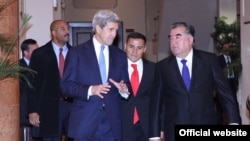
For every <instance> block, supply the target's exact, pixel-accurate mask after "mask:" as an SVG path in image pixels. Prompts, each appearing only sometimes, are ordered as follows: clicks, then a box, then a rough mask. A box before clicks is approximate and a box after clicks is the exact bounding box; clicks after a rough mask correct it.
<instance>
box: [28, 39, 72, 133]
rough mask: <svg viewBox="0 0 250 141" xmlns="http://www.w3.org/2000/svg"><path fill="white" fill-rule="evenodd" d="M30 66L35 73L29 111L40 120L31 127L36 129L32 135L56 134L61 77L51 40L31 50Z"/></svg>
mask: <svg viewBox="0 0 250 141" xmlns="http://www.w3.org/2000/svg"><path fill="white" fill-rule="evenodd" d="M68 48H70V45H68ZM30 68H31V69H33V70H35V71H36V72H37V75H36V76H35V77H34V78H33V79H32V85H33V86H34V88H35V89H34V90H32V92H31V94H29V102H28V103H29V107H28V108H29V113H33V112H37V113H38V114H39V115H40V122H41V123H40V126H39V128H37V127H34V128H33V130H35V131H36V133H35V134H33V135H34V136H37V137H48V136H52V137H53V136H58V129H59V125H58V124H59V122H58V121H59V119H58V117H59V116H58V115H59V100H60V94H61V92H60V89H59V87H60V81H61V78H60V74H59V69H58V63H57V58H56V54H55V52H54V50H53V46H52V42H51V41H49V42H48V43H47V44H45V45H44V46H42V47H39V48H38V49H36V50H34V51H33V53H32V56H31V60H30Z"/></svg>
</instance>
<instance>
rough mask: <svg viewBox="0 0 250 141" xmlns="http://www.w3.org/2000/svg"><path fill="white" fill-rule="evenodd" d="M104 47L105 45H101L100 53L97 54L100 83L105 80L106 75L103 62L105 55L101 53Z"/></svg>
mask: <svg viewBox="0 0 250 141" xmlns="http://www.w3.org/2000/svg"><path fill="white" fill-rule="evenodd" d="M104 49H105V46H103V45H102V46H101V50H100V54H99V69H100V73H101V77H102V83H106V82H107V77H106V63H105V57H104V54H103V50H104Z"/></svg>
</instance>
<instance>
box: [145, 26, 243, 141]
mask: <svg viewBox="0 0 250 141" xmlns="http://www.w3.org/2000/svg"><path fill="white" fill-rule="evenodd" d="M194 34H195V30H194V27H193V26H191V25H189V24H187V23H184V22H177V23H174V24H173V25H172V26H171V28H170V34H169V40H170V50H171V52H172V54H173V55H170V56H169V57H167V58H166V59H163V60H162V61H160V62H158V63H157V70H158V71H159V74H160V78H161V81H159V83H158V84H157V85H158V86H160V88H157V89H155V92H156V93H157V94H158V95H157V96H155V95H154V96H152V103H151V107H150V111H151V112H153V113H154V114H150V128H149V129H150V132H149V134H150V135H149V137H150V140H152V141H153V140H154V141H155V140H160V139H159V138H158V139H157V138H153V137H159V130H160V127H159V125H160V124H159V123H160V121H159V119H160V114H159V113H160V111H161V104H160V103H161V99H163V98H164V99H165V103H164V104H165V113H164V133H165V139H166V141H175V125H183V124H185V125H204V124H205V125H214V124H218V119H217V113H216V108H215V104H214V100H213V92H214V90H216V91H217V94H218V100H219V101H220V102H221V103H222V105H223V107H222V108H223V111H225V115H226V118H227V120H228V123H229V124H239V123H240V120H241V119H240V114H239V109H238V106H237V99H235V97H234V96H233V93H232V92H231V90H230V88H229V86H228V83H227V82H226V79H225V76H224V74H223V71H222V69H221V67H220V65H219V62H218V59H217V56H216V55H215V54H212V53H208V52H204V51H199V50H196V49H194V48H193V45H194ZM183 59H185V60H183ZM156 83H157V82H156Z"/></svg>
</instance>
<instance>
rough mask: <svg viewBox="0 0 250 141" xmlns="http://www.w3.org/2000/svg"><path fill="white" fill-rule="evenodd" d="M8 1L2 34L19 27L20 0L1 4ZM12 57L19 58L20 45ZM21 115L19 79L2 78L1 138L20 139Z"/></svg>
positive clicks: (4, 140)
mask: <svg viewBox="0 0 250 141" xmlns="http://www.w3.org/2000/svg"><path fill="white" fill-rule="evenodd" d="M12 1H13V2H12ZM8 2H11V3H10V4H9V5H8V6H7V7H6V8H5V9H4V10H3V11H1V12H0V34H7V35H13V36H14V35H16V34H17V31H18V27H19V22H18V21H19V20H18V0H0V5H1V6H2V5H5V4H7V3H8ZM16 45H18V44H16ZM0 55H2V54H0ZM10 57H11V59H12V60H13V61H17V60H18V58H19V53H18V47H16V48H15V49H14V53H13V54H12V55H11V56H10ZM19 115H20V114H19V83H18V80H16V79H12V78H7V79H4V80H0V140H2V141H19V140H20V126H19Z"/></svg>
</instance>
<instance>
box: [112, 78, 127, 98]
mask: <svg viewBox="0 0 250 141" xmlns="http://www.w3.org/2000/svg"><path fill="white" fill-rule="evenodd" d="M109 81H110V82H111V83H112V84H114V85H115V87H116V88H117V89H118V90H119V92H120V93H126V94H128V95H129V94H130V93H129V91H128V87H127V85H126V84H125V83H124V82H123V80H122V81H120V82H119V83H118V82H116V81H114V80H113V79H111V78H110V79H109Z"/></svg>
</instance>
